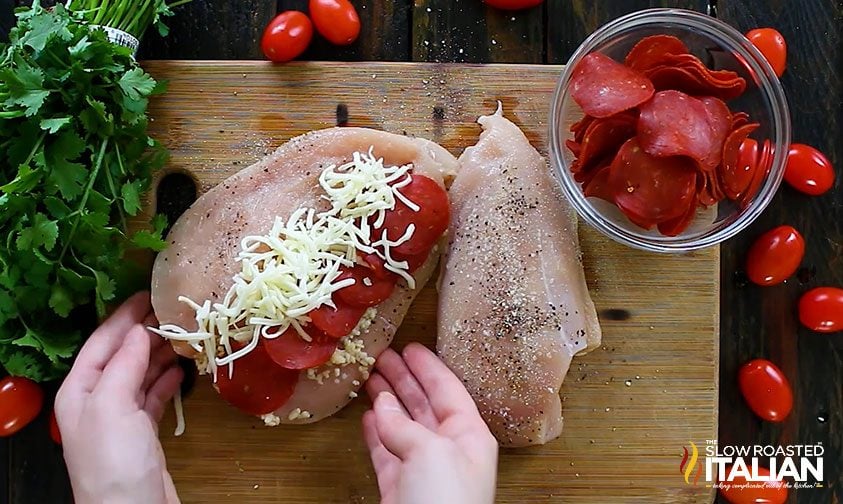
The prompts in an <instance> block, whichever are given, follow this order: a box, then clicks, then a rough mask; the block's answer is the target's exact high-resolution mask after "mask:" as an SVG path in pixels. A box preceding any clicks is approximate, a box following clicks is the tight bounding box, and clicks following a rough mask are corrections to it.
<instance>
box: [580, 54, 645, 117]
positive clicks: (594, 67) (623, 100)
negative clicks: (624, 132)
mask: <svg viewBox="0 0 843 504" xmlns="http://www.w3.org/2000/svg"><path fill="white" fill-rule="evenodd" d="M653 91H654V89H653V83H652V82H650V80H649V79H648V78H647V77H645V76H644V75H642V74H641V73H640V72H636V71H635V70H632V69H631V68H627V67H625V66H623V65H622V64H620V63H618V62H617V61H615V60H613V59H612V58H610V57H608V56H606V55H605V54H601V53H591V54H588V55H586V56H585V57H584V58H583V59H582V60H581V61H580V62H579V63H577V66H576V68H575V69H574V74H573V77H572V78H571V97H573V99H574V101H575V102H577V104H578V105H579V106H580V107H581V108H582V109H583V112H585V113H586V114H588V115H590V116H594V117H598V118H600V117H609V116H612V115H615V114H617V113H618V112H623V111H624V110H629V109H631V108H633V107H637V106H638V105H641V104H642V103H644V102H645V101H647V100H649V99H650V97H651V96H653Z"/></svg>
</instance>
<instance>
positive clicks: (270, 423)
mask: <svg viewBox="0 0 843 504" xmlns="http://www.w3.org/2000/svg"><path fill="white" fill-rule="evenodd" d="M261 420H263V423H264V424H265V425H266V426H267V427H276V426H278V425H281V417H279V416H278V415H276V414H274V413H267V414H266V415H261Z"/></svg>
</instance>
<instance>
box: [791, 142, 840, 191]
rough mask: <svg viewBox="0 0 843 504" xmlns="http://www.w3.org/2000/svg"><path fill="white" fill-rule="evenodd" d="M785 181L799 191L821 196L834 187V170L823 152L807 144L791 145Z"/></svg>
mask: <svg viewBox="0 0 843 504" xmlns="http://www.w3.org/2000/svg"><path fill="white" fill-rule="evenodd" d="M784 179H785V180H786V181H787V183H788V184H790V185H791V186H792V187H793V188H794V189H796V190H797V191H801V192H803V193H805V194H810V195H811V196H819V195H820V194H823V193H825V192H826V191H828V190H829V189H831V186H833V185H834V168H833V167H832V166H831V161H829V160H828V158H827V157H825V156H824V155H823V153H822V152H820V151H818V150H817V149H815V148H813V147H811V146H810V145H805V144H791V145H790V151H788V153H787V167H786V168H785V171H784Z"/></svg>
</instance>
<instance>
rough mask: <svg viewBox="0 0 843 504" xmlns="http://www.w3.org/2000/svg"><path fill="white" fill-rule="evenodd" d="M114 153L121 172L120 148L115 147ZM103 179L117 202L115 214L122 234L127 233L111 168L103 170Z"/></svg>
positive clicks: (124, 216)
mask: <svg viewBox="0 0 843 504" xmlns="http://www.w3.org/2000/svg"><path fill="white" fill-rule="evenodd" d="M115 148H116V153H117V163H118V164H119V165H120V171H123V162H122V161H121V160H120V147H119V146H118V145H115ZM105 179H106V181H108V188H109V189H111V195H112V196H113V197H114V201H116V202H117V212H118V213H119V214H120V225H121V226H122V229H123V232H124V233H125V232H127V230H128V226H127V225H126V214H125V213H124V212H123V204H122V203H121V202H120V195H119V194H117V189H116V188H115V187H114V179H113V178H112V176H111V168H109V167H106V168H105Z"/></svg>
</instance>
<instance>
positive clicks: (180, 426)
mask: <svg viewBox="0 0 843 504" xmlns="http://www.w3.org/2000/svg"><path fill="white" fill-rule="evenodd" d="M173 409H174V410H175V411H176V431H175V432H174V433H173V434H174V435H175V436H176V437H179V436H181V435H182V434H184V430H185V423H184V407H183V405H182V401H181V388H178V389H176V393H175V395H174V396H173Z"/></svg>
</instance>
